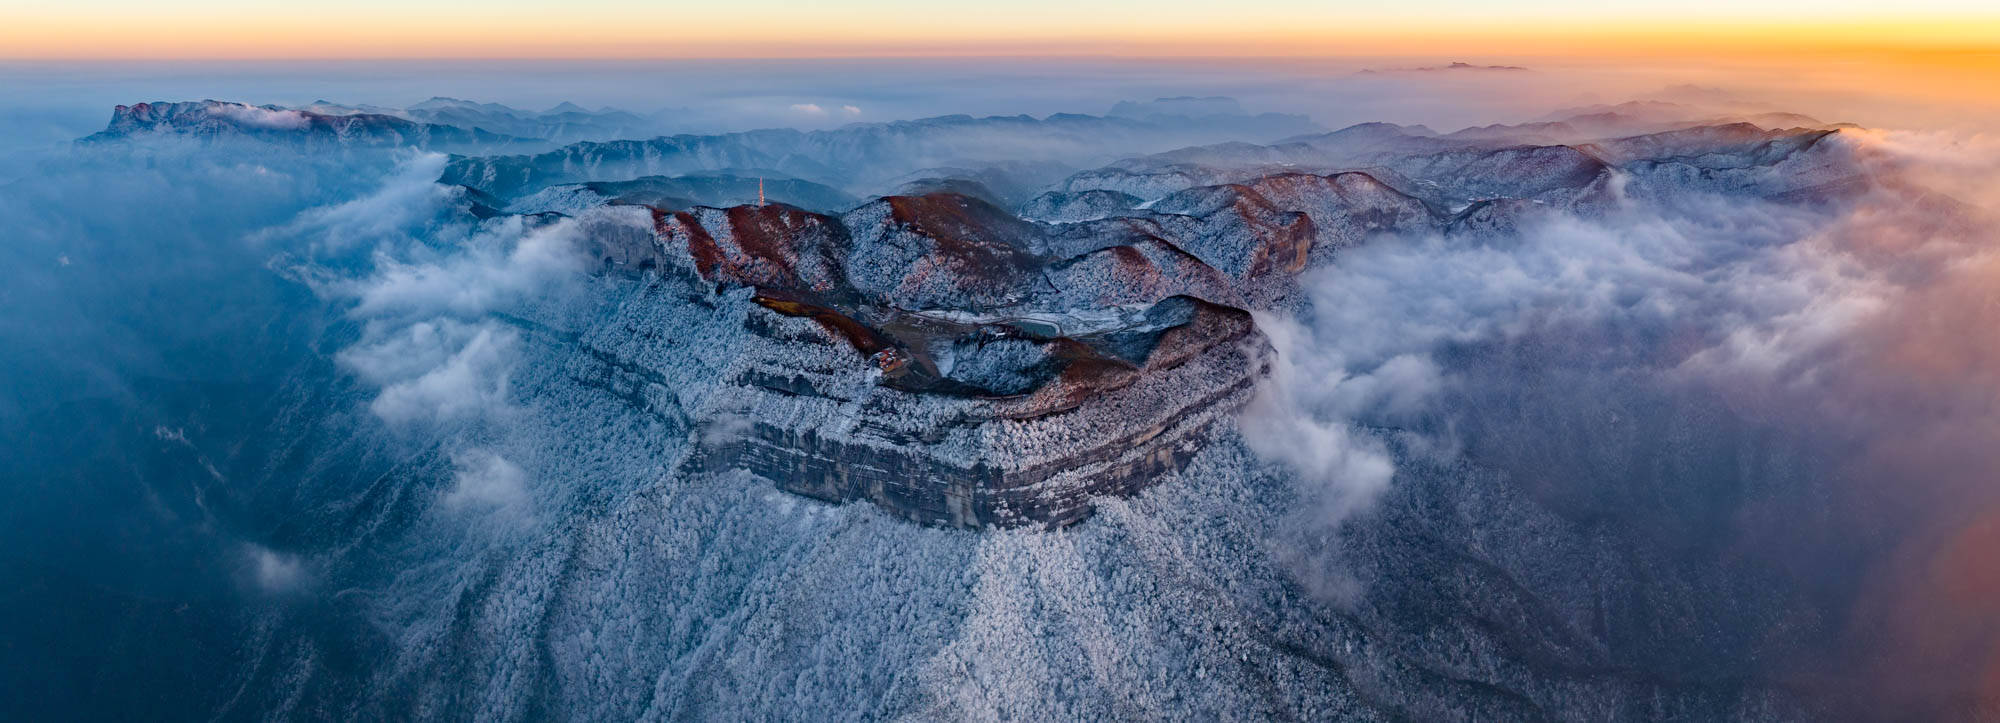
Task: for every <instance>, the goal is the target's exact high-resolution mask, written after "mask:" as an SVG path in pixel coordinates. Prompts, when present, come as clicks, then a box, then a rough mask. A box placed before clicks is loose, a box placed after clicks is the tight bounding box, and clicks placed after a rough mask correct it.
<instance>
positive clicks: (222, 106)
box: [208, 103, 308, 130]
mask: <svg viewBox="0 0 2000 723" xmlns="http://www.w3.org/2000/svg"><path fill="white" fill-rule="evenodd" d="M208 113H209V115H212V116H219V117H221V118H224V119H227V120H230V121H233V122H235V123H237V124H238V125H244V126H250V127H252V128H272V129H279V130H292V129H298V128H304V127H306V123H307V122H308V121H307V119H306V115H305V114H304V113H300V112H298V111H295V110H272V109H270V108H259V107H257V106H254V105H243V104H240V103H216V104H213V105H210V106H209V107H208Z"/></svg>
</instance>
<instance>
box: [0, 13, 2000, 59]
mask: <svg viewBox="0 0 2000 723" xmlns="http://www.w3.org/2000/svg"><path fill="white" fill-rule="evenodd" d="M1996 7H2000V4H1996V3H1994V2H1991V1H1990V0H1986V1H1974V0H1914V1H1912V2H1899V3H1893V4H1891V3H1884V2H1880V1H1879V0H1876V1H1863V0H1813V1H1803V0H1780V1H1775V2H1774V1H1770V0H1764V1H1760V2H1746V1H1744V0H1678V1H1676V2H1672V3H1659V2H1652V3H1644V4H1640V3H1618V2H1605V1H1604V0H1522V1H1517V2H1511V3H1494V2H1490V1H1481V0H1427V1H1426V2H1422V3H1389V2H1380V1H1379V0H1370V1H1367V2H1354V1H1349V0H1235V1H1232V2H1202V3H1191V2H1178V1H1175V0H1095V1H1089V0H983V1H981V2H961V3H946V2H938V1H936V0H847V1H845V2H832V1H816V0H759V1H756V2H726V3H725V2H678V1H667V2H660V1H657V0H656V1H652V2H645V1H641V0H570V1H568V2H561V3H552V2H526V1H524V0H433V1H430V2H417V1H410V0H405V1H401V2H398V1H394V0H333V1H321V2H295V3H282V4H281V3H273V2H270V1H269V0H179V1H175V2H158V1H156V0H0V18H4V22H0V58H14V59H55V58H66V59H88V58H107V59H111V58H117V59H129V58H388V57H396V58H415V57H425V58H440V57H461V58H463V57H485V58H552V57H569V58H614V57H624V58H638V57H786V56H790V57H799V56H820V55H827V56H853V55H932V54H935V55H970V54H987V55H1033V54H1108V55H1240V56H1272V55H1280V56H1282V55H1354V54H1376V55H1381V54H1402V53H1408V54H1429V53H1439V52H1447V51H1456V52H1481V53H1507V54H1512V55H1545V54H1577V53H1591V52H1607V51H1619V52H1643V51H1649V50H1657V51H1667V52H1688V51H1692V50H1700V49H1727V50H1731V51H1750V52H1754V51H1763V50H1775V51H1796V50H1801V49H1814V48H1874V49H1911V48H1917V49H1930V50H1934V49H1938V48H1949V49H1955V50H1964V49H1968V48H1970V49H1975V50H1981V51H1991V50H1992V49H1994V48H1996V47H2000V9H1996Z"/></svg>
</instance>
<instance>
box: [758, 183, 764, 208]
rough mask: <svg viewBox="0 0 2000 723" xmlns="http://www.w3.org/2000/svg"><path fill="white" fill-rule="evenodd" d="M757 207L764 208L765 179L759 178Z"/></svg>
mask: <svg viewBox="0 0 2000 723" xmlns="http://www.w3.org/2000/svg"><path fill="white" fill-rule="evenodd" d="M757 207H758V208H763V207H764V177H763V176H758V177H757Z"/></svg>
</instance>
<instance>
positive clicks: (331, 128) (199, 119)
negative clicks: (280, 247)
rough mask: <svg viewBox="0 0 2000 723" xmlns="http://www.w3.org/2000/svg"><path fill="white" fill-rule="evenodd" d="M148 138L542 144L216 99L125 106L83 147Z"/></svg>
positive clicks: (459, 146) (379, 117) (461, 146)
mask: <svg viewBox="0 0 2000 723" xmlns="http://www.w3.org/2000/svg"><path fill="white" fill-rule="evenodd" d="M148 134H170V135H176V136H182V137H188V138H196V139H201V140H220V139H231V138H250V139H262V140H276V141H282V142H285V143H289V144H296V145H299V146H302V147H305V148H329V147H379V146H414V147H419V148H439V149H450V150H474V149H491V148H496V147H499V148H504V147H508V146H518V145H522V144H527V143H537V142H539V141H537V140H535V139H523V138H516V137H513V136H506V135H501V134H498V133H492V132H489V131H485V130H481V129H478V128H463V127H459V126H453V125H443V124H436V123H420V122H416V121H411V120H407V119H404V118H399V117H396V116H391V115H383V114H378V113H345V114H328V113H317V112H313V111H308V110H294V109H290V108H284V107H280V106H275V105H246V104H243V103H229V102H224V101H216V100H205V101H196V102H185V103H138V104H134V105H129V106H127V105H121V106H118V107H117V108H115V109H114V110H113V111H112V115H111V122H110V123H108V124H106V125H105V128H104V130H102V131H99V132H97V133H94V134H92V135H90V136H87V137H85V138H84V139H83V142H85V143H108V142H114V141H118V140H121V139H125V138H130V137H133V136H138V135H148Z"/></svg>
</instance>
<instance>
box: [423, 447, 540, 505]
mask: <svg viewBox="0 0 2000 723" xmlns="http://www.w3.org/2000/svg"><path fill="white" fill-rule="evenodd" d="M451 461H452V465H453V466H454V467H456V471H455V472H454V473H453V475H452V487H451V489H450V490H448V491H446V492H445V494H444V496H443V498H442V499H441V501H442V502H443V504H444V506H445V507H447V508H450V509H455V510H469V509H478V510H519V509H520V508H521V507H522V506H523V505H525V504H526V503H527V501H528V473H527V472H526V471H525V470H522V469H521V467H520V465H517V464H514V463H513V462H511V461H509V460H508V459H507V458H505V457H502V456H500V455H498V454H495V453H493V452H491V451H488V450H484V449H470V450H465V451H462V452H459V453H457V454H453V455H452V458H451Z"/></svg>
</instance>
